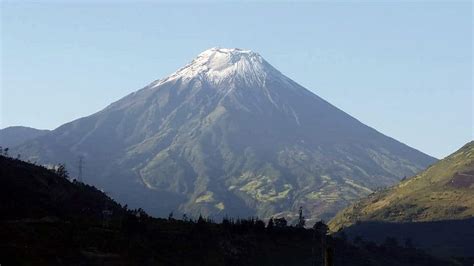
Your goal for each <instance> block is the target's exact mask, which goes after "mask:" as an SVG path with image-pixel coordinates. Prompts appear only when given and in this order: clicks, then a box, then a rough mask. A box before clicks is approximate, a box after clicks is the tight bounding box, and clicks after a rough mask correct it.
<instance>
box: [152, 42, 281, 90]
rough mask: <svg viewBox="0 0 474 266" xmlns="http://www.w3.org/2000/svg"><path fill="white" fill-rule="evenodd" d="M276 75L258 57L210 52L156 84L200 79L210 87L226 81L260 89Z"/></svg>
mask: <svg viewBox="0 0 474 266" xmlns="http://www.w3.org/2000/svg"><path fill="white" fill-rule="evenodd" d="M275 73H279V72H278V71H277V70H276V69H274V68H273V67H272V66H271V65H270V64H269V63H267V62H266V61H265V60H264V59H263V58H262V57H261V56H260V55H259V54H258V53H255V52H253V51H251V50H243V49H238V48H232V49H229V48H217V47H215V48H211V49H208V50H205V51H204V52H202V53H200V54H199V55H198V56H197V57H196V58H195V59H194V60H193V61H192V62H191V63H189V64H188V65H186V66H184V67H183V68H181V69H179V70H178V71H176V72H174V73H173V74H171V75H170V76H169V77H167V78H166V79H164V80H162V81H161V82H159V83H158V84H156V85H155V86H158V85H159V84H161V83H163V82H166V81H169V80H174V79H178V78H182V79H184V80H189V79H193V78H199V79H201V80H203V81H206V82H209V83H210V84H213V85H219V84H221V83H222V82H225V81H237V80H238V81H241V82H244V83H245V84H246V85H249V86H250V85H263V84H265V80H266V78H267V76H268V75H272V74H275Z"/></svg>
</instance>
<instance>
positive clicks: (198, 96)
mask: <svg viewBox="0 0 474 266" xmlns="http://www.w3.org/2000/svg"><path fill="white" fill-rule="evenodd" d="M14 153H15V154H16V153H20V154H22V156H24V157H23V158H26V159H30V160H32V161H37V162H38V163H41V164H58V163H65V164H66V166H67V167H68V170H69V171H70V172H71V173H72V175H73V176H77V174H78V170H77V169H78V160H79V157H80V156H82V157H83V162H84V167H83V180H84V181H85V182H87V183H90V184H93V185H95V186H97V187H100V188H101V189H103V190H105V191H107V192H108V193H110V195H112V196H113V197H114V198H116V199H118V200H119V201H120V202H122V203H128V204H129V206H133V207H138V206H140V207H143V208H144V209H145V210H147V211H148V212H150V213H151V214H154V215H158V216H166V215H167V214H168V213H170V212H171V211H174V212H175V213H186V214H188V215H189V216H194V217H197V216H198V215H199V214H203V215H205V216H212V217H221V216H224V215H231V216H240V217H246V216H251V215H252V216H259V217H262V218H269V217H271V216H286V217H287V218H288V219H290V220H291V219H293V218H295V216H294V215H295V214H296V213H297V210H298V208H299V207H300V206H302V207H303V209H304V212H305V213H306V214H307V218H309V219H310V220H311V221H316V220H318V219H320V218H323V219H328V218H330V217H332V216H333V215H335V214H336V212H337V211H338V210H340V209H342V208H343V207H345V206H347V205H348V204H349V203H350V202H353V201H354V200H356V199H358V198H361V197H363V196H366V195H368V194H370V193H371V192H372V191H373V190H374V189H375V188H378V187H381V186H388V185H393V184H395V183H397V182H398V181H399V180H400V179H401V178H403V177H404V176H411V175H413V174H415V173H417V172H418V171H420V170H422V169H424V168H426V167H427V166H428V165H430V164H432V163H434V162H435V161H436V159H435V158H432V157H430V156H428V155H426V154H423V153H422V152H419V151H417V150H415V149H413V148H410V147H408V146H407V145H404V144H402V143H400V142H398V141H396V140H394V139H392V138H390V137H387V136H385V135H383V134H381V133H379V132H377V131H376V130H374V129H373V128H370V127H368V126H366V125H364V124H362V123H361V122H359V121H358V120H356V119H355V118H353V117H351V116H350V115H348V114H347V113H345V112H343V111H341V110H339V109H338V108H336V107H335V106H333V105H331V104H329V103H328V102H326V101H325V100H323V99H321V98H320V97H318V96H316V95H315V94H313V93H312V92H310V91H308V90H307V89H305V88H303V87H302V86H300V85H299V84H297V83H296V82H294V81H292V80H291V79H289V78H288V77H286V76H284V75H283V74H282V73H280V72H279V71H278V70H276V69H275V68H274V67H272V66H271V65H270V64H269V63H268V62H267V61H265V60H264V59H263V58H262V57H261V56H260V55H259V54H257V53H255V52H252V51H249V50H240V49H223V48H222V49H221V48H213V49H209V50H206V51H204V52H203V53H201V54H200V55H199V56H198V57H197V58H195V59H194V60H193V61H192V62H191V63H190V64H188V65H186V66H185V67H183V68H181V69H179V70H178V71H176V72H175V73H173V74H172V75H170V76H168V77H166V78H164V79H161V80H157V81H155V82H152V83H151V84H150V85H148V86H146V87H145V88H143V89H141V90H139V91H136V92H134V93H131V94H130V95H128V96H126V97H124V98H122V99H120V100H119V101H117V102H114V103H112V104H111V105H109V106H108V107H107V108H105V109H103V110H101V111H100V112H97V113H95V114H93V115H90V116H88V117H84V118H81V119H78V120H75V121H72V122H70V123H67V124H64V125H62V126H60V127H59V128H57V129H55V130H53V131H51V132H50V133H48V134H46V135H44V136H41V137H39V138H35V139H33V140H31V141H28V142H26V143H24V144H23V145H20V146H19V147H17V148H15V149H14Z"/></svg>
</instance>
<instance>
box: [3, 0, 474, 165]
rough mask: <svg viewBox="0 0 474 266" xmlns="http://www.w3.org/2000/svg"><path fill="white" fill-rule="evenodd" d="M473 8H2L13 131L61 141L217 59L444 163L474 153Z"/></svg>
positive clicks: (8, 119)
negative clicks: (268, 68)
mask: <svg viewBox="0 0 474 266" xmlns="http://www.w3.org/2000/svg"><path fill="white" fill-rule="evenodd" d="M472 24H473V20H472V3H471V2H470V1H466V2H458V3H454V2H453V1H446V2H444V3H443V2H439V3H434V2H432V1H424V2H423V1H418V2H416V3H410V2H408V1H390V2H385V3H380V2H374V1H371V2H360V1H357V2H351V3H349V2H333V1H327V2H316V3H308V2H306V3H278V4H275V3H271V2H269V1H267V2H260V3H249V2H246V3H225V4H218V3H217V2H216V3H205V4H204V3H200V4H197V3H194V4H191V3H180V4H166V3H156V2H142V3H140V4H136V3H135V4H131V3H127V2H122V3H120V4H116V3H115V4H114V3H111V2H104V1H102V2H99V1H87V2H86V1H76V3H74V4H63V3H61V2H60V1H53V2H49V3H45V2H36V3H31V2H30V3H20V4H18V2H17V3H13V2H5V1H2V4H1V93H0V104H1V109H0V128H3V127H7V126H12V125H24V126H31V127H36V128H48V129H53V128H55V127H57V126H59V125H61V124H63V123H65V122H68V121H71V120H73V119H76V118H79V117H82V116H87V115H89V114H92V113H94V112H97V111H99V110H100V109H102V108H104V107H105V106H107V105H108V104H109V103H111V102H113V101H115V100H118V99H119V98H121V97H123V96H125V95H127V94H128V93H130V92H133V91H135V90H137V89H140V88H142V87H143V86H145V85H147V84H148V83H149V82H151V81H153V80H156V79H159V78H162V77H165V76H166V75H168V74H170V73H172V72H174V71H175V70H176V69H177V68H179V67H181V66H183V65H184V64H186V63H188V62H189V61H191V60H192V59H193V58H194V57H195V56H196V55H197V54H198V53H200V52H201V51H203V50H205V49H207V48H210V47H215V46H220V47H229V48H231V47H238V48H245V49H252V50H254V51H257V52H259V53H260V54H261V55H262V56H263V57H264V58H265V59H266V60H267V61H269V62H270V63H271V64H272V65H273V66H275V67H276V68H277V69H279V70H280V71H281V72H282V73H284V74H286V75H287V76H289V77H290V78H292V79H293V80H295V81H296V82H298V83H300V84H301V85H303V86H305V87H306V88H308V89H310V90H311V91H313V92H314V93H316V94H317V95H319V96H321V97H323V98H324V99H326V100H327V101H329V102H331V103H332V104H334V105H336V106H337V107H339V108H341V109H342V110H344V111H346V112H347V113H349V114H351V115H353V116H354V117H356V118H357V119H359V120H361V121H362V122H364V123H366V124H367V125H369V126H372V127H374V128H375V129H377V130H379V131H381V132H382V133H384V134H386V135H389V136H391V137H394V138H395V139H398V140H400V141H402V142H404V143H406V144H408V145H410V146H412V147H415V148H417V149H419V150H421V151H423V152H426V153H428V154H430V155H433V156H436V157H438V158H440V157H444V156H446V155H447V154H449V153H451V152H453V151H454V150H455V149H457V148H459V147H460V146H461V145H463V144H464V143H466V142H467V141H469V140H472V139H473V130H474V129H473V101H474V99H473V86H472V36H473V32H472Z"/></svg>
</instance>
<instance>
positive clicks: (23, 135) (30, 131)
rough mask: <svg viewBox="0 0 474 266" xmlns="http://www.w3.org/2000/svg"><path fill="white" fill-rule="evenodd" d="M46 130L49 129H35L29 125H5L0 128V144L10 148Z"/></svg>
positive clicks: (42, 133)
mask: <svg viewBox="0 0 474 266" xmlns="http://www.w3.org/2000/svg"><path fill="white" fill-rule="evenodd" d="M48 132H49V130H42V129H35V128H31V127H21V126H16V127H6V128H3V129H0V146H2V147H4V148H12V147H14V146H17V145H20V144H22V143H24V142H26V141H28V140H31V139H34V138H36V137H39V136H42V135H44V134H46V133H48Z"/></svg>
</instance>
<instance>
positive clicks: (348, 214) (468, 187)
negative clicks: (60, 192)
mask: <svg viewBox="0 0 474 266" xmlns="http://www.w3.org/2000/svg"><path fill="white" fill-rule="evenodd" d="M470 217H474V142H469V143H468V144H466V145H464V146H463V147H462V148H461V149H459V150H458V151H456V152H455V153H453V154H451V155H450V156H448V157H446V158H445V159H443V160H441V161H439V162H437V163H436V164H434V165H432V166H431V167H429V168H428V169H426V170H425V171H423V172H421V173H420V174H418V175H416V176H413V177H411V178H408V179H406V180H404V181H402V182H401V183H400V184H398V185H396V186H394V187H391V188H388V189H385V190H383V191H380V192H376V193H373V194H371V195H369V196H368V197H367V198H364V199H362V200H360V201H358V202H357V203H355V204H353V205H351V206H350V207H348V208H346V209H345V210H343V211H341V212H340V213H339V214H338V215H337V216H336V217H335V218H334V219H332V220H331V221H330V223H329V226H330V228H331V230H333V231H337V230H339V229H340V228H343V227H348V226H350V225H352V224H354V223H356V222H364V221H383V222H419V221H439V220H453V219H465V218H470Z"/></svg>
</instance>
